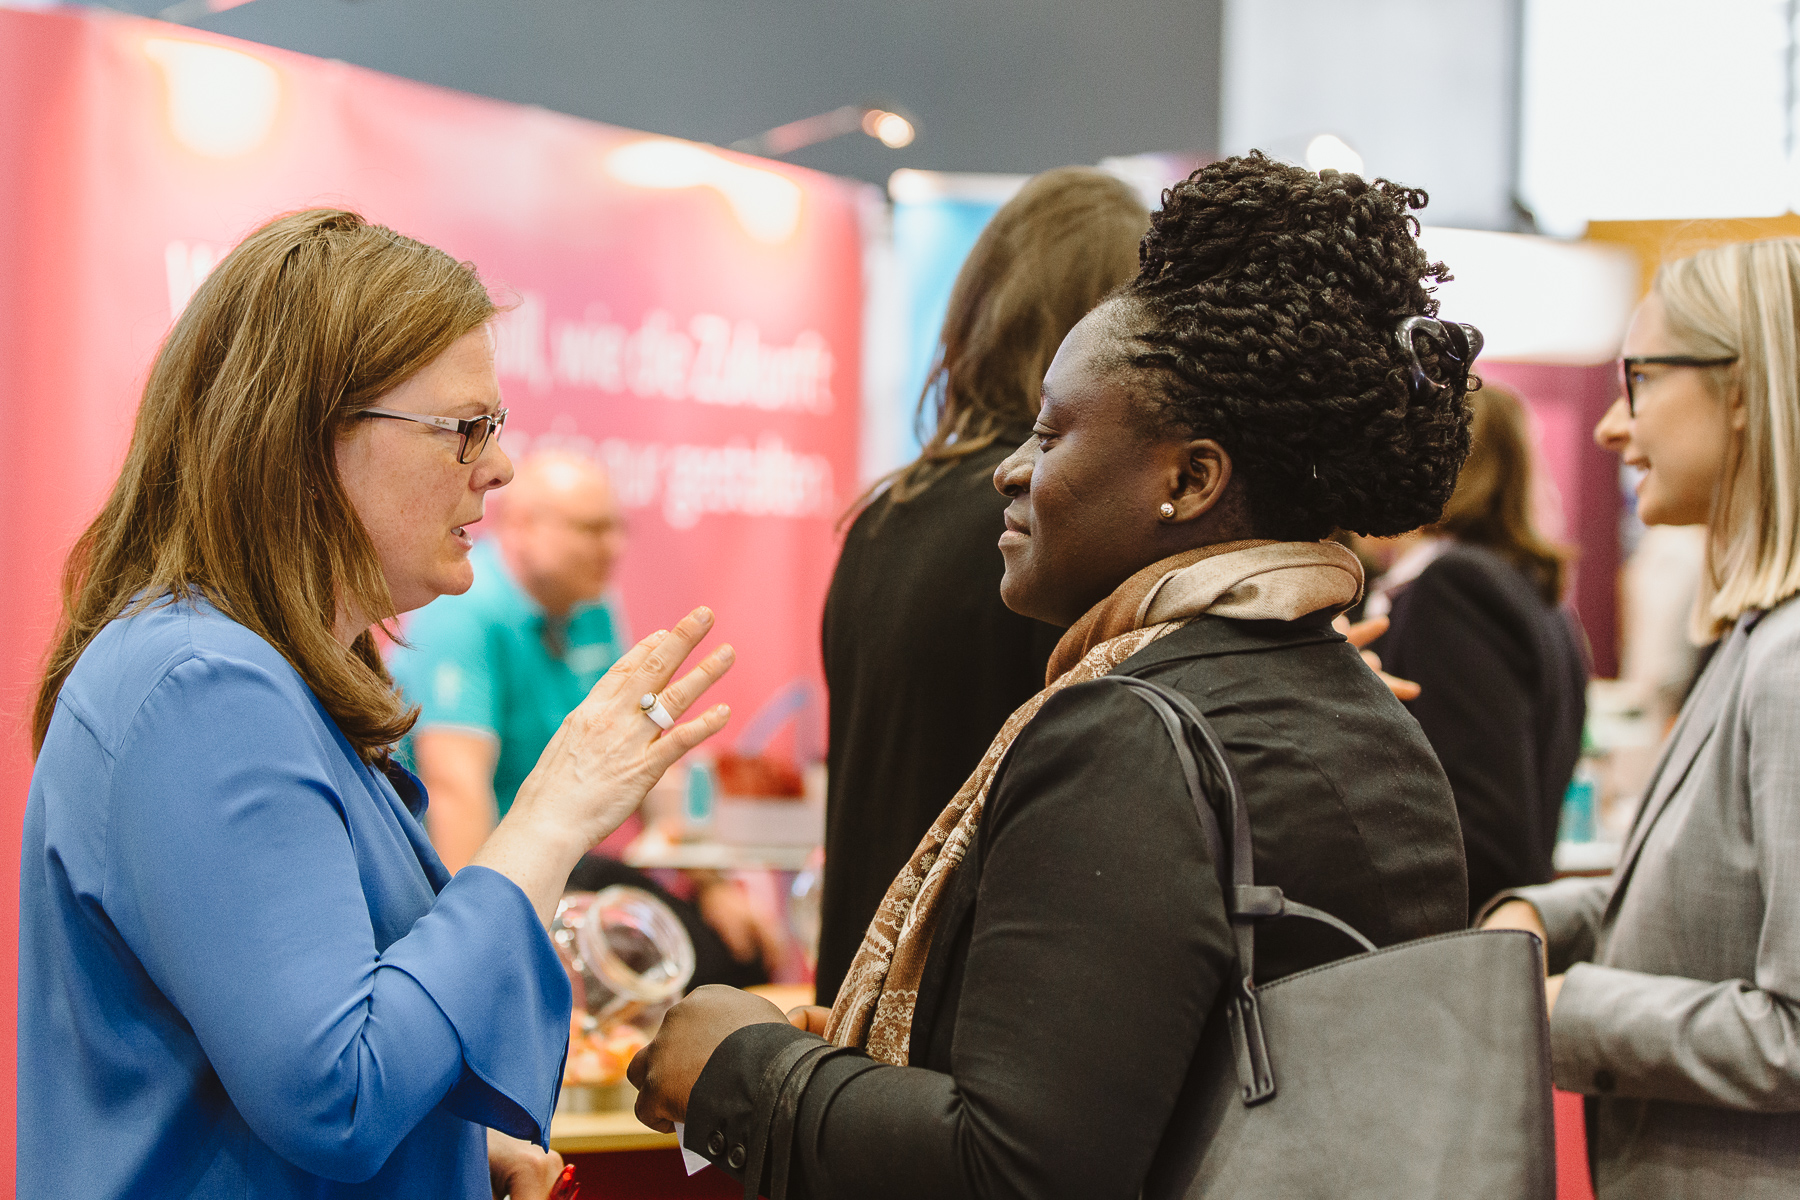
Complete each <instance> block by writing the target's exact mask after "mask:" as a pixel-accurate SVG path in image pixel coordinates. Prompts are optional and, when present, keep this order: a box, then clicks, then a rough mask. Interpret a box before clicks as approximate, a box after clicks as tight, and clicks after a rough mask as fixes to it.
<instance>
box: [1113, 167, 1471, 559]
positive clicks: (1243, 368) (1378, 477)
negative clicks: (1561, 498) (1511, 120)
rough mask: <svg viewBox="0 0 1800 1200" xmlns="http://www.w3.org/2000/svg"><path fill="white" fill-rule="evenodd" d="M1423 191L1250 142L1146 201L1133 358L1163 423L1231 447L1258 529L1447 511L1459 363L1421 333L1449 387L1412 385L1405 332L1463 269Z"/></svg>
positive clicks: (1457, 441) (1455, 450) (1395, 529)
mask: <svg viewBox="0 0 1800 1200" xmlns="http://www.w3.org/2000/svg"><path fill="white" fill-rule="evenodd" d="M1425 203H1426V195H1425V193H1424V192H1422V191H1419V190H1418V189H1415V188H1406V187H1402V186H1400V185H1399V184H1395V183H1390V182H1388V181H1387V180H1383V179H1378V180H1376V181H1375V182H1373V183H1370V182H1367V181H1365V180H1363V179H1362V178H1361V177H1359V176H1356V175H1343V174H1339V173H1337V172H1335V171H1325V172H1322V173H1320V174H1314V173H1313V172H1311V171H1308V170H1305V169H1303V168H1300V167H1292V166H1287V165H1285V164H1283V163H1278V162H1276V161H1274V160H1273V159H1270V158H1267V157H1265V156H1264V155H1263V154H1261V153H1260V152H1252V153H1250V154H1248V155H1246V156H1244V157H1241V158H1228V159H1225V160H1223V161H1220V162H1216V163H1212V164H1210V165H1209V166H1205V167H1202V168H1200V169H1199V170H1198V171H1195V172H1194V173H1193V174H1192V175H1190V176H1188V178H1187V179H1186V180H1184V181H1183V182H1181V183H1179V184H1176V185H1175V186H1174V187H1172V188H1169V189H1168V190H1167V191H1165V192H1164V193H1163V206H1162V210H1161V211H1160V212H1157V213H1155V214H1154V215H1153V216H1152V217H1151V222H1150V232H1149V233H1148V234H1146V235H1145V237H1144V241H1143V245H1142V247H1141V249H1140V251H1139V264H1140V265H1139V271H1138V275H1137V278H1136V279H1134V280H1133V281H1132V282H1130V283H1128V284H1126V285H1125V287H1124V288H1122V289H1121V290H1120V292H1119V293H1117V295H1116V296H1115V297H1114V299H1113V301H1112V302H1113V303H1114V304H1119V305H1122V308H1121V309H1120V311H1119V319H1120V320H1122V321H1123V322H1124V324H1123V331H1124V333H1125V337H1126V341H1125V343H1124V345H1123V347H1122V348H1121V349H1122V354H1123V361H1124V363H1126V364H1129V366H1130V367H1132V368H1135V369H1137V370H1140V371H1145V372H1149V373H1151V374H1152V376H1153V377H1154V378H1155V380H1156V386H1155V387H1154V388H1153V389H1151V391H1152V393H1153V396H1152V404H1153V406H1154V412H1155V418H1156V422H1157V424H1158V425H1159V427H1160V428H1162V429H1164V430H1179V431H1180V432H1181V433H1182V434H1183V435H1184V436H1188V437H1210V438H1214V439H1216V440H1217V441H1218V442H1219V444H1220V445H1221V446H1223V447H1224V448H1225V450H1226V452H1227V453H1228V454H1230V455H1231V458H1232V462H1233V464H1234V465H1235V467H1236V469H1237V470H1238V471H1239V472H1241V476H1240V477H1241V478H1242V479H1243V481H1244V485H1245V493H1244V497H1245V500H1246V502H1247V504H1248V507H1249V517H1250V521H1251V524H1252V526H1253V527H1254V528H1255V530H1256V532H1257V533H1258V534H1259V535H1261V536H1264V537H1272V538H1281V539H1285V540H1302V539H1304V540H1315V539H1318V538H1322V537H1324V536H1326V535H1327V534H1329V533H1331V532H1332V531H1333V530H1334V529H1348V530H1352V531H1354V532H1357V533H1362V534H1368V535H1372V536H1385V535H1390V534H1396V533H1403V532H1405V531H1407V530H1409V529H1416V528H1418V527H1419V526H1421V525H1428V524H1430V523H1431V522H1433V521H1435V520H1437V519H1438V515H1439V514H1440V513H1441V512H1442V511H1443V508H1444V504H1445V502H1446V501H1447V500H1449V498H1450V493H1451V491H1452V490H1453V489H1454V488H1455V486H1456V476H1457V472H1458V470H1460V468H1461V466H1462V461H1463V459H1464V458H1465V457H1466V456H1467V454H1468V452H1469V421H1470V417H1469V412H1468V405H1467V403H1466V402H1465V400H1464V398H1463V391H1462V387H1461V386H1460V378H1461V372H1460V371H1458V370H1455V369H1454V364H1452V363H1451V362H1450V361H1449V360H1448V359H1447V358H1444V359H1443V360H1442V361H1439V355H1438V353H1437V351H1436V349H1435V348H1434V347H1433V346H1432V345H1431V344H1430V342H1429V340H1428V339H1426V338H1420V339H1418V341H1417V343H1416V344H1417V346H1418V349H1419V352H1420V357H1421V359H1422V363H1423V365H1424V367H1425V369H1426V371H1427V372H1428V373H1429V374H1430V375H1431V377H1432V378H1433V379H1446V378H1447V379H1449V380H1451V381H1452V386H1448V387H1438V388H1429V389H1422V393H1423V394H1419V395H1415V394H1414V391H1413V389H1412V388H1411V387H1409V385H1408V368H1409V367H1410V365H1411V364H1410V362H1409V360H1408V359H1407V357H1406V355H1405V353H1404V351H1402V350H1401V348H1400V344H1399V342H1398V340H1397V337H1396V333H1397V330H1398V327H1399V325H1400V322H1401V321H1402V320H1404V319H1405V318H1407V317H1410V316H1433V317H1434V316H1436V315H1437V308H1438V305H1437V301H1436V300H1434V299H1432V297H1431V292H1430V289H1428V288H1427V287H1426V286H1425V281H1427V280H1430V281H1433V282H1440V281H1444V280H1448V279H1449V278H1450V275H1449V274H1447V273H1446V272H1445V270H1444V265H1443V264H1442V263H1433V262H1428V261H1427V260H1426V257H1425V253H1424V251H1422V250H1420V249H1419V245H1418V242H1417V241H1416V240H1415V236H1416V234H1417V233H1418V228H1419V224H1418V219H1417V218H1416V217H1414V216H1412V215H1411V212H1410V211H1409V210H1411V209H1418V208H1423V207H1424V206H1425ZM1447 367H1448V368H1451V369H1449V370H1446V368H1447ZM1471 386H1478V385H1471Z"/></svg>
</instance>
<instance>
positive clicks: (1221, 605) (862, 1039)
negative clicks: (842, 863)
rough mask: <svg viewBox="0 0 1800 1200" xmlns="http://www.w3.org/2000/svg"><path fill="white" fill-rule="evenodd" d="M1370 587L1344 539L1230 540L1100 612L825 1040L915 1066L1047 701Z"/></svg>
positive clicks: (990, 761) (966, 811)
mask: <svg viewBox="0 0 1800 1200" xmlns="http://www.w3.org/2000/svg"><path fill="white" fill-rule="evenodd" d="M1362 583H1363V575H1362V566H1361V564H1359V563H1358V562H1357V561H1356V556H1355V555H1353V554H1351V553H1350V552H1349V551H1348V550H1346V549H1344V548H1343V547H1342V546H1339V545H1337V544H1335V543H1332V542H1269V541H1248V542H1227V543H1225V544H1223V545H1218V546H1206V547H1202V548H1201V549H1198V550H1190V551H1188V552H1187V553H1185V554H1178V555H1176V556H1174V557H1173V558H1167V559H1164V560H1163V561H1161V562H1158V563H1154V564H1152V565H1150V566H1148V567H1146V568H1144V569H1143V570H1142V571H1139V572H1138V573H1137V574H1136V575H1133V576H1132V577H1131V578H1130V579H1127V580H1126V581H1125V582H1124V583H1123V584H1121V585H1120V586H1119V588H1118V590H1117V591H1115V592H1114V593H1113V594H1112V595H1111V596H1109V597H1107V598H1106V599H1105V600H1103V601H1101V602H1100V603H1099V604H1097V605H1095V606H1094V608H1093V609H1092V610H1091V611H1089V612H1088V613H1087V614H1086V615H1085V616H1083V617H1082V618H1081V620H1079V621H1077V622H1076V623H1075V624H1074V625H1073V626H1071V627H1070V628H1069V630H1068V632H1067V633H1065V634H1064V635H1063V638H1062V641H1060V642H1059V643H1057V646H1056V651H1055V653H1054V654H1052V655H1051V657H1050V671H1049V673H1048V681H1047V683H1046V686H1045V688H1044V690H1043V691H1041V692H1039V693H1038V694H1037V695H1035V696H1033V697H1032V698H1031V699H1029V700H1027V701H1026V702H1025V703H1024V704H1023V705H1021V706H1020V708H1019V710H1018V711H1017V712H1015V713H1013V715H1012V716H1010V717H1008V718H1007V719H1006V724H1004V725H1002V726H1001V727H1000V732H999V733H998V734H997V735H995V737H994V740H993V743H992V744H991V745H990V746H988V748H987V753H986V754H984V755H982V756H981V763H980V765H978V766H977V767H976V768H975V771H974V773H973V774H972V775H970V776H969V778H968V781H967V782H966V783H964V784H963V785H962V787H961V788H960V789H959V790H958V791H957V793H956V796H955V798H954V799H952V800H951V801H950V803H949V805H948V806H947V807H946V808H945V809H944V811H943V812H942V813H941V814H939V816H938V819H937V820H936V821H935V822H934V823H933V824H932V826H931V829H930V830H929V831H928V832H927V833H926V834H925V837H924V839H923V840H922V841H920V843H919V848H918V849H917V850H914V851H913V855H912V859H911V860H910V861H909V862H908V863H907V864H906V866H905V867H903V868H902V869H901V871H900V874H899V875H898V876H896V877H895V878H894V882H893V883H892V884H890V885H889V886H888V890H887V894H886V895H885V896H883V897H882V899H881V907H880V908H878V909H876V911H875V917H874V919H873V920H872V921H870V922H869V928H868V931H867V932H866V933H864V934H863V940H862V945H861V946H860V947H859V948H858V949H857V951H856V957H855V959H853V960H852V961H851V963H850V971H849V974H848V975H846V976H845V978H844V982H843V985H842V986H841V987H840V988H839V989H838V995H837V1003H836V1005H834V1006H833V1007H832V1010H831V1019H830V1020H829V1021H828V1022H827V1023H826V1026H825V1036H826V1037H827V1038H829V1039H830V1040H831V1041H833V1042H835V1043H837V1044H838V1045H840V1046H861V1047H862V1048H863V1049H865V1050H866V1051H868V1053H869V1055H870V1057H872V1058H875V1059H878V1060H880V1061H882V1062H887V1063H892V1064H894V1065H895V1066H901V1067H903V1066H905V1065H906V1061H907V1054H908V1047H909V1046H910V1044H911V1041H912V1020H913V1006H914V1005H915V1004H916V1003H917V1002H918V998H919V980H920V978H921V977H922V976H923V975H924V972H925V960H926V957H927V955H929V954H930V952H931V939H932V935H933V933H934V932H935V931H936V928H937V917H938V911H939V903H940V901H941V900H942V899H943V897H944V895H945V894H946V891H947V889H948V887H949V883H950V877H951V876H952V875H953V874H954V873H955V871H956V868H957V867H958V866H959V865H960V864H961V863H962V860H963V856H964V855H965V854H967V853H968V852H969V848H970V847H971V846H972V845H974V842H975V835H976V831H977V830H978V829H979V828H980V825H981V812H982V808H983V807H984V805H985V804H986V801H987V794H988V788H989V786H990V785H991V784H992V783H993V779H994V772H995V770H996V769H997V768H998V767H999V765H1000V760H1001V759H1002V758H1004V757H1005V755H1006V751H1007V749H1008V747H1010V746H1011V745H1012V743H1013V739H1014V738H1016V737H1018V736H1019V731H1020V730H1022V729H1024V728H1025V726H1026V725H1028V724H1030V722H1031V719H1032V718H1033V717H1035V716H1036V715H1037V712H1038V709H1040V708H1042V707H1043V706H1044V701H1046V700H1048V699H1049V698H1050V697H1051V696H1053V695H1055V694H1056V693H1057V692H1059V691H1061V690H1062V689H1064V688H1066V687H1070V686H1072V685H1074V684H1077V683H1085V682H1087V681H1088V680H1090V679H1098V678H1100V677H1101V676H1102V675H1109V674H1111V673H1112V672H1113V671H1114V670H1115V669H1117V668H1118V666H1119V664H1120V663H1122V662H1124V661H1125V660H1126V659H1128V658H1130V657H1131V656H1132V655H1134V654H1136V653H1137V652H1138V651H1139V650H1142V649H1143V648H1144V647H1145V646H1148V645H1149V644H1150V643H1151V642H1153V641H1155V640H1156V639H1157V638H1160V637H1162V636H1163V635H1164V634H1168V633H1172V632H1174V631H1175V630H1176V629H1179V628H1180V627H1181V626H1182V625H1184V624H1186V623H1187V621H1188V620H1189V619H1190V618H1193V617H1196V616H1199V615H1200V614H1201V613H1213V614H1216V615H1218V616H1223V617H1235V618H1238V619H1240V620H1270V619H1273V620H1281V621H1292V620H1296V619H1298V618H1300V617H1303V616H1305V615H1307V614H1308V613H1313V612H1317V611H1319V610H1320V609H1325V608H1329V609H1333V610H1341V609H1344V608H1348V607H1349V606H1350V605H1352V604H1354V603H1356V598H1357V597H1358V596H1360V595H1361V594H1362Z"/></svg>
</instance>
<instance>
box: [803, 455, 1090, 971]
mask: <svg viewBox="0 0 1800 1200" xmlns="http://www.w3.org/2000/svg"><path fill="white" fill-rule="evenodd" d="M1028 434H1029V431H1028V430H1023V429H1021V430H1017V431H1015V432H1013V433H1011V434H1007V435H1003V436H1002V437H1000V438H999V439H997V440H996V441H995V442H994V444H993V445H991V446H989V447H987V448H986V449H984V450H981V451H980V452H978V453H975V454H972V455H970V456H969V457H968V458H967V459H964V460H963V461H962V462H960V463H958V464H956V465H955V466H954V467H952V468H951V470H950V471H949V473H948V474H946V475H944V476H943V477H942V478H940V479H938V480H937V481H935V482H934V483H932V484H931V485H930V486H929V487H928V488H926V489H925V490H924V491H923V492H922V493H920V494H918V495H916V496H914V497H912V498H911V499H909V500H908V501H907V502H906V503H904V504H898V505H896V504H891V503H889V502H888V501H887V499H886V498H885V497H884V498H882V499H879V500H877V501H876V502H875V503H873V504H871V505H870V506H869V507H868V508H867V509H866V510H864V511H863V513H862V514H861V515H860V516H859V517H858V518H857V519H856V522H855V523H854V524H853V525H852V526H851V527H850V532H849V534H848V536H846V537H845V539H844V550H843V554H842V556H841V557H840V558H839V559H838V565H837V571H836V573H835V574H834V575H833V576H832V580H831V591H830V593H829V594H828V595H827V597H826V600H825V630H824V651H825V682H826V684H827V686H828V687H829V688H830V691H831V706H830V712H831V742H830V746H829V749H828V751H827V757H826V762H827V765H828V767H829V779H830V782H829V784H828V791H827V793H826V802H825V803H826V809H825V892H824V898H823V912H822V928H821V932H820V935H819V969H818V988H819V999H818V1002H819V1003H820V1004H830V1003H831V1002H832V999H833V998H834V997H835V996H836V995H837V989H838V985H839V984H840V983H841V982H843V978H844V973H845V972H846V971H848V970H849V968H850V960H851V958H852V957H854V956H855V954H856V948H857V946H858V945H859V944H860V943H861V942H862V935H863V931H864V930H865V929H867V928H868V925H869V918H871V917H873V916H874V915H875V908H876V906H877V905H879V904H880V903H881V897H882V896H883V895H884V894H885V893H886V892H887V887H888V884H890V883H892V882H893V881H894V876H895V875H897V874H899V872H900V868H901V867H903V866H905V865H906V861H907V859H908V858H910V857H911V856H912V852H913V850H914V849H916V848H917V846H918V844H919V839H920V838H921V837H923V836H924V835H925V831H926V830H927V829H929V828H931V823H932V822H933V821H934V820H936V819H937V816H938V814H939V813H940V812H942V811H943V809H944V805H946V804H948V803H949V802H950V799H951V797H952V796H954V795H956V790H957V789H958V788H959V787H961V786H962V784H963V781H964V780H965V779H967V778H968V777H969V772H971V771H973V770H974V769H975V767H976V764H978V763H979V762H980V761H981V756H982V753H983V752H984V751H986V750H987V748H988V743H989V742H991V741H992V740H993V738H994V735H995V734H996V733H998V732H1000V726H1001V725H1002V724H1003V723H1004V722H1005V720H1006V718H1007V717H1009V716H1011V715H1012V713H1013V710H1014V709H1016V708H1018V707H1019V705H1021V704H1023V703H1025V701H1027V700H1029V699H1030V698H1031V697H1032V696H1034V695H1036V694H1037V693H1038V692H1039V691H1040V690H1041V689H1042V688H1043V686H1044V669H1045V665H1046V664H1047V663H1048V662H1049V661H1050V651H1051V650H1052V649H1054V648H1055V646H1056V642H1057V639H1058V638H1059V637H1060V636H1061V631H1060V630H1058V629H1055V628H1052V627H1051V626H1049V625H1045V624H1042V623H1041V622H1038V621H1032V620H1029V619H1027V618H1025V617H1021V616H1019V615H1018V614H1017V613H1015V612H1013V611H1012V610H1010V609H1008V608H1007V607H1006V605H1004V604H1002V603H1001V602H1000V577H1001V575H1003V574H1004V573H1005V569H1006V564H1005V561H1004V560H1003V559H1002V558H1001V557H1000V549H999V545H998V543H999V539H1000V534H1001V533H1002V532H1003V531H1004V530H1005V528H1006V525H1005V522H1004V521H1003V520H1002V518H1001V513H1002V512H1003V511H1004V509H1005V508H1006V498H1005V497H1004V496H1002V495H1000V493H999V492H997V491H995V490H994V468H995V467H997V466H999V465H1000V462H1001V460H1002V459H1004V458H1005V457H1006V456H1007V455H1008V454H1010V453H1012V451H1013V450H1014V449H1015V448H1016V447H1017V446H1018V444H1019V443H1020V442H1022V441H1024V440H1025V438H1026V437H1027V436H1028Z"/></svg>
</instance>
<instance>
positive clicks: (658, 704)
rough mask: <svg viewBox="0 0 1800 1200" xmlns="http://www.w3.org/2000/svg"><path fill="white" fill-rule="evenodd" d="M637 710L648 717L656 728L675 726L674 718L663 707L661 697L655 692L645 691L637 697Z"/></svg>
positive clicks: (671, 727)
mask: <svg viewBox="0 0 1800 1200" xmlns="http://www.w3.org/2000/svg"><path fill="white" fill-rule="evenodd" d="M638 711H639V712H641V713H643V714H644V715H645V716H646V717H649V718H650V720H651V721H652V722H654V723H655V725H656V727H657V728H658V729H673V728H675V718H674V717H671V716H670V715H669V710H668V709H666V708H664V707H663V702H662V697H661V696H658V695H657V694H656V693H655V692H645V693H644V694H643V696H642V697H640V698H639V699H638Z"/></svg>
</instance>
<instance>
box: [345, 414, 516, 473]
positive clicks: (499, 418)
mask: <svg viewBox="0 0 1800 1200" xmlns="http://www.w3.org/2000/svg"><path fill="white" fill-rule="evenodd" d="M507 411H508V410H506V409H504V408H503V409H501V410H500V411H499V412H497V413H482V414H481V415H480V416H479V417H472V418H462V417H433V416H428V415H427V414H425V413H409V412H399V411H397V410H395V409H392V408H365V409H363V410H362V411H361V412H359V413H357V414H356V415H357V416H359V417H388V418H390V419H392V420H395V421H417V422H418V423H419V424H421V425H430V426H431V427H433V428H434V429H442V430H444V431H445V432H446V433H454V434H459V435H460V436H461V437H462V447H461V448H460V449H458V450H457V452H456V461H457V462H459V463H462V464H463V465H464V466H467V465H468V464H469V463H472V462H474V461H475V460H476V459H478V458H480V457H481V452H482V451H483V450H486V449H487V444H488V439H489V438H497V437H499V436H500V431H501V430H502V429H505V428H506V414H507Z"/></svg>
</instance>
